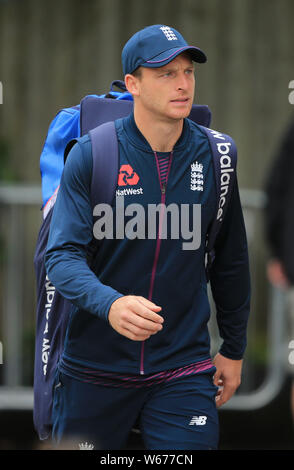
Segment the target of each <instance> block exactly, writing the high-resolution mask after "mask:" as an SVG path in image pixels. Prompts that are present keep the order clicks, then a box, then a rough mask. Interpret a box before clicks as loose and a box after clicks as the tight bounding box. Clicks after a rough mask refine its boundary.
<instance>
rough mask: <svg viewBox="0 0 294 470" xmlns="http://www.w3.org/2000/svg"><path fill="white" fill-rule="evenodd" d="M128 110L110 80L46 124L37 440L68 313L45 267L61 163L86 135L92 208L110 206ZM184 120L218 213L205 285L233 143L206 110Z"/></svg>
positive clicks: (47, 429)
mask: <svg viewBox="0 0 294 470" xmlns="http://www.w3.org/2000/svg"><path fill="white" fill-rule="evenodd" d="M114 86H118V87H119V88H121V90H122V91H120V92H116V91H114V90H113V87H114ZM132 109H133V101H132V96H131V95H130V94H129V93H128V92H127V91H126V89H125V87H124V83H123V82H121V81H114V82H113V83H112V85H111V88H110V91H109V93H108V94H107V95H100V96H98V95H88V96H86V97H85V98H83V100H82V101H81V103H80V104H79V105H77V106H73V107H71V108H66V109H62V110H61V111H60V112H59V113H58V114H57V115H56V117H55V118H54V119H53V121H52V122H51V124H50V127H49V130H48V134H47V137H46V140H45V143H44V147H43V150H42V153H41V157H40V170H41V177H42V198H43V205H42V210H43V222H42V224H41V227H40V231H39V235H38V239H37V244H36V251H35V256H34V267H35V275H36V290H37V292H36V294H37V308H36V310H37V311H36V332H35V363H34V410H33V419H34V427H35V429H36V431H37V433H38V436H39V438H40V439H41V440H44V439H48V438H49V437H50V436H51V430H52V421H51V414H52V399H53V383H54V377H55V372H56V368H57V365H58V361H59V358H60V356H61V354H62V351H63V345H64V338H65V333H66V328H67V323H68V318H69V313H70V310H71V303H70V302H69V301H68V300H66V299H65V298H63V297H62V296H61V294H59V292H58V291H56V289H55V287H54V286H53V285H52V283H51V282H50V280H49V279H48V276H47V274H46V270H45V264H44V257H45V252H46V247H47V241H48V235H49V227H50V222H51V218H52V211H53V208H54V203H55V200H56V197H57V193H58V187H59V183H60V178H61V174H62V171H63V167H64V163H65V160H66V157H67V155H68V153H69V152H70V150H71V148H72V146H73V145H74V144H75V143H76V142H77V139H78V138H79V137H82V136H83V135H85V134H89V135H90V138H91V144H92V154H93V172H92V184H91V203H92V207H93V208H94V207H95V206H96V205H97V204H99V203H102V202H103V203H107V204H111V202H112V200H113V197H114V195H115V190H116V185H117V179H118V169H119V154H118V143H117V138H116V132H115V126H114V120H115V119H118V118H121V117H124V116H127V115H128V114H129V113H130V112H131V111H132ZM189 118H190V119H192V120H193V121H195V122H196V123H197V124H199V125H200V126H201V128H202V129H203V131H204V132H205V133H206V134H207V136H208V139H209V142H210V145H211V150H212V154H213V161H214V167H215V177H216V188H217V196H218V208H217V211H216V217H215V220H214V222H213V224H212V227H211V229H210V231H209V234H208V237H207V240H206V272H207V281H209V270H210V267H211V264H212V262H213V259H214V249H213V247H214V244H215V240H216V237H217V234H218V232H219V229H220V226H221V222H222V220H223V217H224V214H225V211H226V209H227V206H228V202H229V198H230V194H231V191H232V188H233V181H234V175H235V167H236V160H237V152H236V147H235V144H234V141H233V140H232V139H231V138H230V137H229V136H227V135H225V134H221V133H219V132H216V131H213V130H211V129H209V128H208V127H207V126H209V124H210V120H211V112H210V110H209V108H208V107H207V106H206V105H193V107H192V111H191V114H190V116H189ZM228 149H229V156H228ZM106 155H107V158H105V156H106ZM229 160H230V167H228V164H229ZM225 174H227V175H229V176H230V178H229V183H227V184H224V183H223V181H224V180H225V179H224V177H223V176H224V175H225ZM106 176H107V177H106ZM110 176H111V177H110ZM99 243H101V242H99ZM97 249H99V245H98V241H97V240H94V238H93V241H92V243H91V244H90V245H89V247H88V253H89V256H88V259H89V264H90V263H91V257H92V256H93V250H97Z"/></svg>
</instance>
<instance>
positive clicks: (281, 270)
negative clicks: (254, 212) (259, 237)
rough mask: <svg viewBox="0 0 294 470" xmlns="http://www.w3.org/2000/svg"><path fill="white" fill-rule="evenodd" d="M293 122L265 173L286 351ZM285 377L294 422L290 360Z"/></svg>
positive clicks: (273, 275) (291, 304)
mask: <svg viewBox="0 0 294 470" xmlns="http://www.w3.org/2000/svg"><path fill="white" fill-rule="evenodd" d="M293 172H294V120H293V118H292V120H291V122H290V125H289V126H288V127H287V130H286V132H285V134H284V135H283V138H282V141H281V144H280V146H279V149H278V151H277V154H276V156H275V158H274V159H273V163H272V165H271V168H270V170H269V172H268V175H267V179H266V184H265V193H266V196H267V202H266V206H265V214H264V215H265V236H266V240H267V243H268V247H269V250H270V256H271V259H270V260H269V262H268V265H267V275H268V279H269V281H270V282H271V283H272V284H273V286H275V287H276V288H278V289H282V290H284V291H285V293H286V294H287V295H286V297H287V304H288V327H287V332H288V340H289V348H290V347H291V345H293V339H294V288H293V286H294V250H293V235H294V223H293V221H294V219H293V211H294V207H293V203H294V185H293ZM291 351H292V348H291V349H289V364H288V368H286V369H288V374H289V376H290V377H291V378H292V385H291V395H290V408H291V414H292V420H293V422H294V379H293V374H294V365H293V361H292V360H290V355H291Z"/></svg>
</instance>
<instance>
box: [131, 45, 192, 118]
mask: <svg viewBox="0 0 294 470" xmlns="http://www.w3.org/2000/svg"><path fill="white" fill-rule="evenodd" d="M194 90H195V76H194V65H193V62H192V60H191V59H190V57H189V55H188V54H186V53H183V54H180V55H179V56H177V57H176V58H175V59H174V60H173V61H171V62H170V63H169V64H168V65H165V66H164V67H160V68H154V69H153V68H147V67H142V68H141V76H140V78H139V79H138V101H139V102H140V105H141V106H143V107H144V108H145V110H146V111H148V112H149V114H150V113H151V114H152V115H153V116H154V118H155V119H161V120H181V119H183V118H185V117H187V116H188V115H189V114H190V111H191V107H192V104H193V99H194ZM135 98H136V97H135Z"/></svg>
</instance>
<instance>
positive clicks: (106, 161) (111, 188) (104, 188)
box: [89, 121, 119, 208]
mask: <svg viewBox="0 0 294 470" xmlns="http://www.w3.org/2000/svg"><path fill="white" fill-rule="evenodd" d="M89 135H90V139H91V144H92V155H93V172H92V182H91V198H92V206H93V208H94V207H95V206H96V204H98V203H99V202H102V203H106V204H111V202H112V199H113V196H114V193H115V188H116V183H117V175H118V160H119V154H118V141H117V136H116V130H115V124H114V122H113V121H110V122H106V123H104V124H102V125H101V126H98V127H95V128H94V129H92V130H90V131H89Z"/></svg>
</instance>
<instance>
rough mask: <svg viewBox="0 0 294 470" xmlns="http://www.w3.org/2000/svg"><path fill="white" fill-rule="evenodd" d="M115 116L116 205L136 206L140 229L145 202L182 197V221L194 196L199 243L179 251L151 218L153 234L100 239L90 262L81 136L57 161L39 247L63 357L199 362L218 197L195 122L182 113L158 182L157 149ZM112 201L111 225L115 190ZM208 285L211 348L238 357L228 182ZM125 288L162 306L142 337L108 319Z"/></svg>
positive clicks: (122, 367) (120, 363)
mask: <svg viewBox="0 0 294 470" xmlns="http://www.w3.org/2000/svg"><path fill="white" fill-rule="evenodd" d="M115 124H116V130H117V136H118V142H119V157H120V166H119V168H120V171H119V175H118V183H117V192H116V196H117V197H120V198H121V197H123V204H124V209H127V208H128V207H129V208H130V209H131V207H132V206H130V205H131V204H140V205H141V206H142V207H143V208H144V209H145V212H144V213H145V218H144V220H143V219H142V223H143V222H144V230H145V231H146V234H147V233H148V223H150V219H149V218H148V207H150V205H151V204H154V205H158V204H160V203H162V204H165V206H166V207H168V206H169V205H170V204H177V205H178V207H180V206H181V205H183V204H186V205H188V207H189V215H190V220H191V221H193V205H194V204H201V224H200V222H199V221H198V229H199V230H201V243H200V246H197V248H195V249H192V250H191V249H189V250H187V249H186V250H184V249H183V242H185V241H187V240H185V239H184V238H183V236H182V235H181V232H179V235H180V236H179V237H177V238H173V237H172V236H171V235H170V233H169V231H170V229H171V223H170V222H168V223H167V236H166V238H161V237H160V236H158V230H159V220H157V221H156V224H157V225H156V233H157V236H155V237H150V238H145V239H141V238H139V237H138V238H133V239H131V238H130V237H129V238H128V237H127V236H124V237H117V238H115V237H113V238H112V239H110V238H109V239H104V240H103V242H102V244H101V246H100V249H99V251H98V253H97V255H96V256H95V258H94V259H93V260H92V263H91V269H90V268H89V266H88V263H87V246H88V244H89V242H90V241H91V239H92V238H93V213H92V205H91V201H90V184H91V174H92V155H91V144H90V139H89V137H88V136H85V137H83V138H82V139H81V140H80V142H79V143H77V144H76V145H75V146H74V147H73V149H72V150H71V152H70V154H69V156H68V159H67V161H66V164H65V168H64V172H63V175H62V179H61V184H60V189H59V193H58V197H57V201H56V204H55V207H54V213H53V218H52V223H51V230H50V235H49V241H48V247H47V253H46V268H47V272H48V276H49V279H50V280H51V282H52V283H53V284H54V285H55V287H56V289H57V290H58V291H59V292H60V293H61V294H62V295H63V296H64V297H66V298H68V299H70V300H71V301H72V304H73V308H72V312H71V317H70V322H69V326H68V330H67V336H66V342H65V348H64V354H63V358H64V359H65V360H67V361H70V363H71V364H73V365H76V366H77V367H80V366H82V367H88V368H91V369H94V370H101V371H109V372H114V373H118V374H119V373H129V374H151V373H156V372H159V371H164V370H167V369H171V368H177V367H183V366H185V365H188V364H195V363H197V362H201V361H205V360H207V359H209V358H210V340H209V333H208V328H207V323H208V320H209V317H210V306H209V302H208V295H207V283H206V277H205V263H204V251H205V237H206V233H207V230H208V227H209V225H210V223H211V221H212V220H213V217H215V213H216V204H217V201H216V190H215V181H214V169H213V162H212V156H211V152H210V148H209V143H208V140H207V137H206V136H205V135H204V134H203V132H202V131H201V129H200V127H199V126H197V125H196V124H195V123H193V122H192V121H190V120H188V119H185V120H184V127H183V132H182V135H181V137H180V139H179V140H178V142H177V143H176V145H175V147H174V149H173V152H172V153H171V155H170V164H169V168H168V180H167V183H166V184H165V185H163V184H162V183H161V180H160V177H159V168H158V157H159V155H158V154H157V153H156V152H153V151H152V149H151V147H150V145H149V144H148V142H147V141H146V140H145V138H144V137H143V135H142V134H141V133H140V131H139V130H138V128H137V127H136V124H135V120H134V116H133V114H131V115H130V116H128V117H126V118H123V119H119V120H117V121H116V123H115ZM196 164H197V165H196ZM195 170H197V171H198V175H199V173H200V174H201V177H202V182H201V185H200V186H199V185H198V186H197V184H196V185H195V179H194V180H193V178H194V176H195ZM112 207H113V222H114V233H115V232H116V229H117V227H116V215H117V205H116V198H114V201H113V204H112ZM179 213H180V211H179ZM131 220H132V217H131V216H130V215H129V216H126V217H125V222H126V223H127V222H128V221H131ZM140 228H141V229H142V227H140ZM120 229H121V227H120ZM211 288H212V294H213V297H214V301H215V304H216V311H217V322H218V326H219V331H220V336H221V337H222V339H223V342H222V345H221V348H220V352H221V353H222V354H223V355H224V356H226V357H228V358H231V359H241V358H242V357H243V354H244V351H245V347H246V327H247V321H248V315H249V302H250V279H249V265H248V250H247V240H246V233H245V228H244V220H243V215H242V210H241V204H240V198H239V190H238V184H237V180H236V182H235V186H234V190H233V193H232V197H231V201H230V205H229V207H228V212H227V214H226V216H225V220H224V222H223V225H222V228H221V232H220V234H219V237H218V240H217V245H216V258H215V261H214V264H213V268H212V271H211ZM129 294H132V295H140V296H144V297H146V298H148V299H150V300H152V301H153V302H154V303H156V304H157V305H159V306H161V307H162V311H161V312H160V315H162V316H163V317H164V324H163V329H162V330H161V331H160V332H158V333H157V334H155V335H153V336H151V337H150V339H148V340H147V341H144V342H140V341H132V340H130V339H128V338H126V337H124V336H122V335H120V334H118V333H117V332H116V331H115V330H114V329H113V328H112V327H111V325H110V324H109V322H108V312H109V309H110V307H111V304H112V303H113V302H114V301H115V300H116V299H118V298H119V297H121V296H123V295H129Z"/></svg>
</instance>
